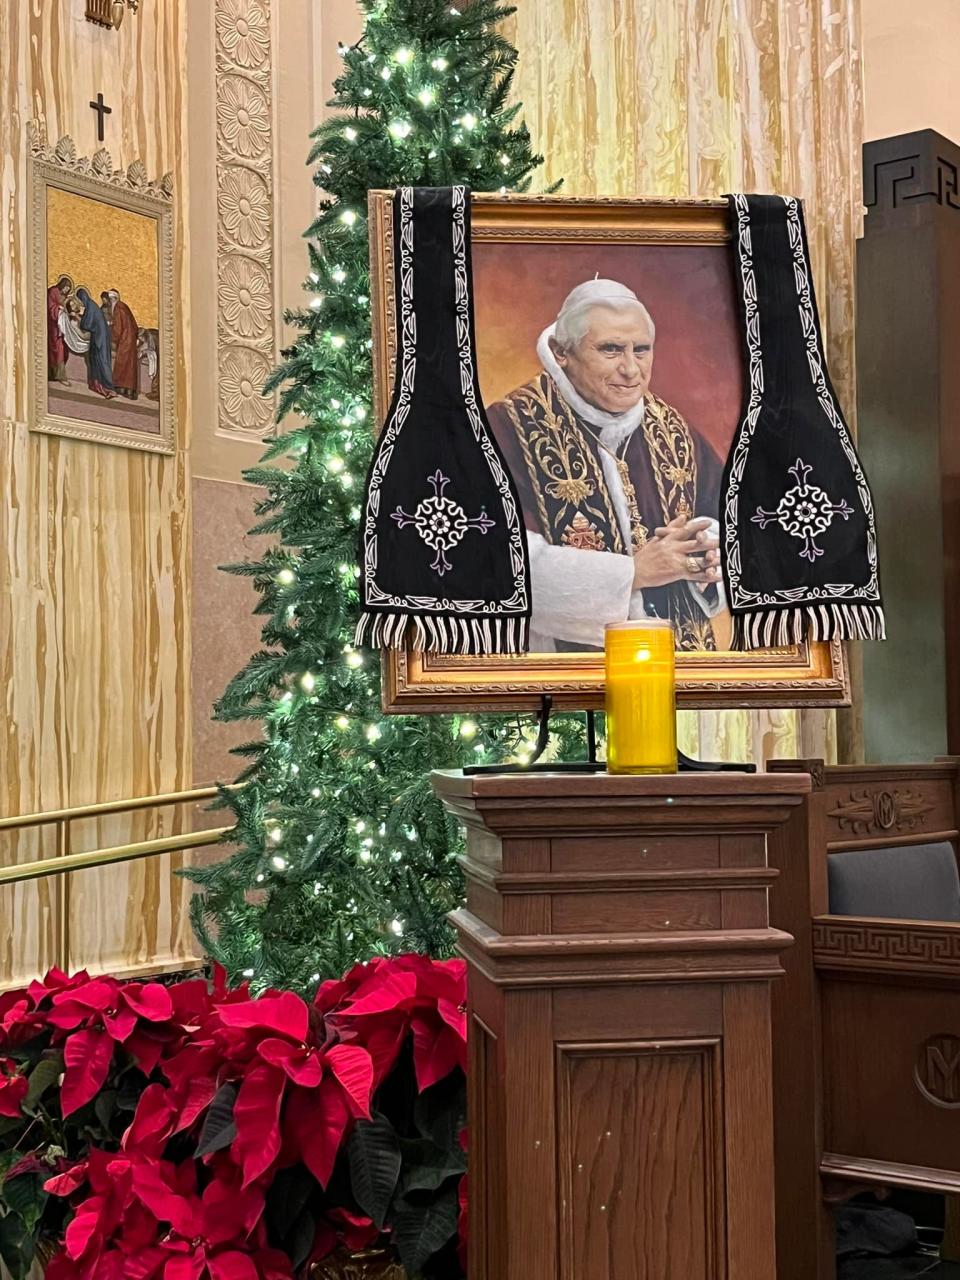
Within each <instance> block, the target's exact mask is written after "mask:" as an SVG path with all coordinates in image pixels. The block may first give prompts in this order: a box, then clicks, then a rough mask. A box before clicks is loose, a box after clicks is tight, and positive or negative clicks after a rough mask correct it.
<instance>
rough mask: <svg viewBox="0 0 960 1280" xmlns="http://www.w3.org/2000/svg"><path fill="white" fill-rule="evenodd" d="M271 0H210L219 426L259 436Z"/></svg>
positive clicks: (266, 329) (269, 405)
mask: <svg viewBox="0 0 960 1280" xmlns="http://www.w3.org/2000/svg"><path fill="white" fill-rule="evenodd" d="M270 6H271V0H216V6H215V24H216V124H217V135H216V137H217V141H216V161H217V348H218V350H217V357H218V360H217V366H218V382H217V418H218V427H217V430H218V434H221V435H223V434H226V435H231V436H234V437H235V438H236V437H242V438H245V439H251V438H254V439H256V438H260V437H262V436H263V435H264V434H265V432H266V431H267V430H269V428H270V427H271V426H272V424H273V420H274V408H275V398H274V397H270V398H266V399H265V398H264V397H263V396H261V394H260V391H261V388H262V386H263V383H264V381H265V380H266V378H267V375H268V374H269V373H270V371H271V369H272V368H273V366H274V365H275V364H276V362H277V344H276V306H275V300H274V299H275V279H274V247H273V223H274V213H273V201H274V161H273V142H274V122H273V89H272V60H273V49H272V40H271V15H270Z"/></svg>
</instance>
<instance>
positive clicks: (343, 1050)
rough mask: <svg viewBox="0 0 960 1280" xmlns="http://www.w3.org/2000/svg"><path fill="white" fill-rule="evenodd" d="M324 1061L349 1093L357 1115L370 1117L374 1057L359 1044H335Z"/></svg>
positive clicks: (348, 1095) (352, 1107)
mask: <svg viewBox="0 0 960 1280" xmlns="http://www.w3.org/2000/svg"><path fill="white" fill-rule="evenodd" d="M324 1062H325V1063H326V1065H327V1066H328V1067H329V1068H330V1070H331V1071H332V1072H333V1074H334V1076H336V1078H337V1080H338V1081H339V1082H340V1084H341V1085H342V1087H343V1089H344V1091H345V1092H346V1094H347V1098H348V1101H349V1105H350V1110H351V1111H352V1112H353V1114H354V1115H355V1116H363V1117H364V1118H365V1119H369V1118H370V1095H371V1093H372V1092H373V1059H372V1058H371V1057H370V1054H369V1053H368V1052H367V1051H366V1049H361V1048H360V1047H359V1045H352V1044H335V1045H334V1046H333V1048H332V1049H329V1050H328V1051H327V1053H326V1056H325V1058H324Z"/></svg>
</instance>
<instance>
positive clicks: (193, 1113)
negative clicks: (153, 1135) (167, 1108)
mask: <svg viewBox="0 0 960 1280" xmlns="http://www.w3.org/2000/svg"><path fill="white" fill-rule="evenodd" d="M216 1094H217V1081H216V1079H215V1077H213V1076H206V1075H195V1076H189V1077H187V1078H186V1079H185V1080H184V1081H183V1082H182V1084H181V1086H180V1088H179V1089H177V1091H176V1105H177V1106H178V1107H179V1108H180V1116H179V1118H178V1120H177V1124H176V1128H175V1129H174V1132H175V1133H182V1132H183V1130H184V1129H189V1128H190V1126H191V1125H192V1124H193V1122H194V1120H196V1119H197V1117H198V1116H200V1115H202V1114H203V1112H204V1111H206V1109H207V1107H209V1105H210V1103H211V1102H212V1101H213V1099H214V1098H215V1097H216Z"/></svg>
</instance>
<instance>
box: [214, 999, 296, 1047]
mask: <svg viewBox="0 0 960 1280" xmlns="http://www.w3.org/2000/svg"><path fill="white" fill-rule="evenodd" d="M219 1013H220V1021H221V1022H222V1023H223V1024H224V1026H226V1027H242V1028H245V1029H249V1028H255V1029H256V1030H258V1031H275V1032H277V1033H278V1034H279V1035H282V1036H288V1037H289V1038H290V1039H291V1040H296V1041H298V1042H301V1043H302V1042H303V1041H304V1040H306V1038H307V1027H308V1025H309V1021H310V1016H309V1012H308V1010H307V1006H306V1005H305V1004H304V1002H303V1001H302V1000H301V999H300V997H299V996H297V995H294V994H293V992H292V991H284V992H283V993H282V994H281V995H278V996H261V998H260V999H259V1000H247V1001H245V1002H244V1003H243V1004H224V1005H221V1006H220V1009H219Z"/></svg>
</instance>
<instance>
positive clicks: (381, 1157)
mask: <svg viewBox="0 0 960 1280" xmlns="http://www.w3.org/2000/svg"><path fill="white" fill-rule="evenodd" d="M347 1161H348V1163H349V1166H350V1182H351V1186H352V1188H353V1194H354V1195H355V1196H356V1198H357V1204H358V1205H359V1206H360V1208H361V1209H362V1210H363V1211H364V1213H365V1214H367V1215H368V1216H369V1217H370V1218H372V1219H373V1221H374V1222H375V1223H376V1225H377V1226H378V1227H381V1228H382V1227H383V1225H384V1222H385V1221H386V1216H387V1210H388V1209H389V1207H390V1201H391V1200H392V1199H393V1193H394V1191H395V1190H396V1187H397V1182H398V1180H399V1178H400V1164H401V1160H400V1141H399V1139H398V1138H397V1135H396V1132H395V1130H394V1128H393V1125H392V1124H391V1123H390V1121H389V1120H388V1119H387V1118H386V1116H382V1115H375V1116H374V1118H373V1119H372V1120H360V1121H358V1123H357V1125H356V1127H355V1128H354V1130H353V1133H352V1134H351V1135H350V1140H349V1141H348V1143H347Z"/></svg>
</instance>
